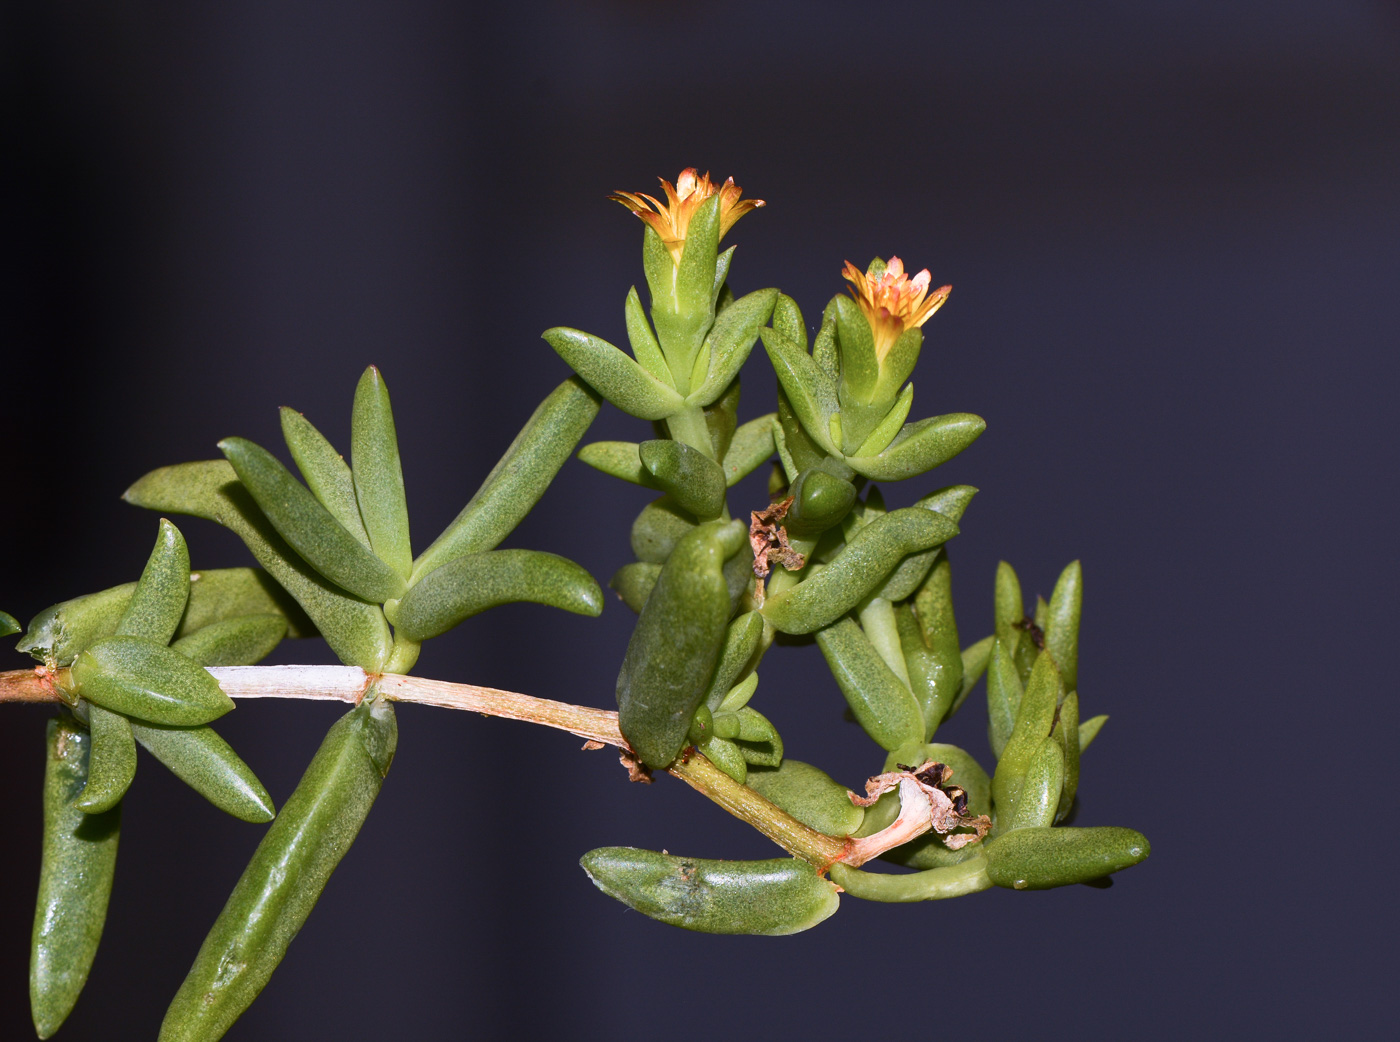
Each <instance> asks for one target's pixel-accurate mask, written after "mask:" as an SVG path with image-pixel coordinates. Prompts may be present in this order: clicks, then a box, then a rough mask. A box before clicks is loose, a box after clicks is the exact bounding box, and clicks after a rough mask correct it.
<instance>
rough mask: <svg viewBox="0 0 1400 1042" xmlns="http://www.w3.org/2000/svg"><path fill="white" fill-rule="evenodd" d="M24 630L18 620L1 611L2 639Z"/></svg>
mask: <svg viewBox="0 0 1400 1042" xmlns="http://www.w3.org/2000/svg"><path fill="white" fill-rule="evenodd" d="M22 629H24V627H23V626H21V625H20V624H19V620H18V619H16V618H15V617H14V616H13V615H11V614H10V613H9V612H7V611H0V637H9V636H12V635H14V634H16V633H18V632H20V630H22Z"/></svg>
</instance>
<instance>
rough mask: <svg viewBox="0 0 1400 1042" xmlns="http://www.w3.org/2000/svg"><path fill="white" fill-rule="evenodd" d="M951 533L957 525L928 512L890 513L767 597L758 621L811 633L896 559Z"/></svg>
mask: <svg viewBox="0 0 1400 1042" xmlns="http://www.w3.org/2000/svg"><path fill="white" fill-rule="evenodd" d="M957 534H958V526H957V525H956V524H954V523H953V522H952V521H950V520H948V518H946V517H944V516H943V515H942V514H939V513H936V512H934V511H931V510H923V509H921V508H919V507H906V508H904V509H902V510H894V511H891V512H890V513H888V514H885V515H884V516H882V517H879V518H876V519H875V520H874V521H872V522H871V523H870V524H868V525H866V526H865V527H864V528H862V529H861V530H860V531H859V532H857V533H855V535H854V536H852V538H851V540H850V542H848V543H847V544H846V547H845V549H844V550H842V551H841V553H839V554H838V555H837V556H836V558H835V559H834V560H833V561H832V563H831V564H830V565H829V566H828V567H827V568H825V569H824V570H823V571H822V572H821V573H819V574H818V575H815V576H813V577H812V578H810V579H806V580H804V581H803V582H801V583H798V584H797V585H796V586H794V587H792V588H791V589H788V590H785V591H784V592H782V593H780V594H778V595H777V596H775V597H770V598H769V599H768V602H767V603H766V604H764V606H763V608H762V611H763V615H764V618H766V619H767V620H768V621H769V622H771V623H772V624H773V625H774V626H776V627H777V628H778V629H780V630H782V631H783V632H784V633H812V632H814V631H815V630H818V629H820V628H822V627H823V626H826V625H828V624H829V623H831V622H833V621H835V620H836V619H838V618H840V617H841V616H842V615H844V614H845V613H846V612H848V611H850V610H851V609H852V608H854V607H855V606H856V605H857V604H859V603H860V602H861V601H862V600H864V599H865V598H866V597H868V596H869V595H870V594H871V593H873V592H874V591H875V590H876V589H877V588H878V587H879V585H880V583H882V582H883V581H884V579H885V576H887V575H888V574H889V573H890V572H891V571H892V570H893V569H894V566H895V564H896V563H897V562H898V561H899V559H900V558H901V557H904V556H905V555H906V554H911V553H916V552H918V551H920V550H927V549H928V548H929V547H931V546H937V545H939V544H941V543H945V542H947V541H948V540H949V539H951V538H953V536H955V535H957Z"/></svg>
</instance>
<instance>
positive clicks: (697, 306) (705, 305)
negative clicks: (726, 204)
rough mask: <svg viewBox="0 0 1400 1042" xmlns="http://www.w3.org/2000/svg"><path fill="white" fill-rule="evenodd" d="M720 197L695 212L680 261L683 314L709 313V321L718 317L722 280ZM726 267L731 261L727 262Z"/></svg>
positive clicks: (678, 294)
mask: <svg viewBox="0 0 1400 1042" xmlns="http://www.w3.org/2000/svg"><path fill="white" fill-rule="evenodd" d="M719 211H720V197H719V194H718V193H716V194H715V195H712V196H710V198H708V199H706V200H705V201H704V202H703V203H701V204H700V206H699V207H697V208H696V210H695V212H694V213H693V214H691V217H690V226H689V228H688V229H687V230H686V235H685V248H684V249H683V250H682V251H681V262H680V263H679V264H678V265H676V301H677V303H678V304H679V308H678V310H679V312H680V314H681V315H683V316H684V315H702V314H706V313H707V309H709V310H708V318H707V321H706V325H709V321H710V320H712V319H713V317H714V312H713V308H714V301H715V298H716V297H717V296H718V295H719V289H720V286H721V285H722V284H723V282H722V280H720V279H717V278H716V276H717V275H718V274H719V238H720V230H719V228H720V219H719ZM725 267H726V271H727V270H728V265H727V264H726V266H725Z"/></svg>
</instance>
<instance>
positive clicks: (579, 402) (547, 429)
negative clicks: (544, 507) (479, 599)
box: [413, 376, 598, 581]
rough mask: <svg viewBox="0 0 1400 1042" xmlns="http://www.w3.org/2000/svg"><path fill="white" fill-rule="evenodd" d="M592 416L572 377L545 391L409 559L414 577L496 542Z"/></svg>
mask: <svg viewBox="0 0 1400 1042" xmlns="http://www.w3.org/2000/svg"><path fill="white" fill-rule="evenodd" d="M597 415H598V395H597V394H596V393H594V391H593V390H592V389H591V388H589V387H588V386H586V385H585V384H584V382H583V381H582V380H580V379H579V378H578V377H576V376H571V377H570V378H569V379H567V380H565V381H564V382H563V383H561V384H560V385H559V386H558V387H556V388H555V389H554V390H553V391H551V392H550V393H549V396H548V397H546V398H545V400H544V401H542V402H541V403H540V404H539V406H538V408H536V409H535V411H534V412H533V413H532V414H531V415H530V418H529V419H528V420H526V421H525V426H524V427H522V428H520V433H519V434H517V435H516V436H515V439H514V440H513V441H512V442H511V443H510V445H509V447H507V449H506V451H505V453H504V454H503V455H502V456H501V458H500V459H499V460H497V461H496V465H495V466H494V467H492V468H491V473H490V474H487V475H486V480H485V481H483V482H482V483H481V487H480V488H478V489H477V490H476V492H475V494H474V495H473V496H472V498H471V501H470V502H468V503H467V505H466V506H464V507H463V508H462V511H461V513H459V514H458V515H457V516H456V517H455V518H454V519H453V520H452V523H451V524H450V525H448V526H447V527H446V528H445V529H443V532H442V535H440V536H438V537H437V539H435V540H434V541H433V544H432V546H430V547H428V549H426V550H424V551H423V553H422V554H421V555H420V556H419V558H418V560H417V561H415V562H414V564H413V578H414V580H415V581H416V580H418V579H420V578H422V577H423V576H424V575H426V574H427V573H428V572H431V571H432V570H433V569H434V568H437V567H438V566H439V565H442V564H445V563H447V562H448V561H450V560H452V559H453V558H454V557H460V556H461V555H463V554H475V553H480V552H481V551H483V550H491V549H494V548H495V547H496V546H498V545H499V544H500V542H501V540H502V539H504V538H505V537H506V536H508V535H510V533H511V531H512V530H513V529H514V528H515V526H516V525H518V524H519V523H520V521H521V519H522V518H523V517H524V516H525V515H526V514H528V513H529V512H530V510H531V509H532V508H533V507H534V505H535V504H536V503H538V502H539V500H540V496H542V495H544V491H545V489H547V488H548V487H549V483H550V482H551V481H553V480H554V475H556V474H558V473H559V468H560V467H562V466H563V465H564V464H565V462H566V461H567V460H568V458H569V457H570V456H571V455H572V454H573V451H574V447H575V446H576V445H578V443H579V439H580V438H582V437H583V435H584V432H586V431H587V430H588V428H589V425H590V424H592V423H593V418H594V417H595V416H597Z"/></svg>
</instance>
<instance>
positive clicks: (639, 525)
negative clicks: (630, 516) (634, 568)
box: [631, 496, 695, 564]
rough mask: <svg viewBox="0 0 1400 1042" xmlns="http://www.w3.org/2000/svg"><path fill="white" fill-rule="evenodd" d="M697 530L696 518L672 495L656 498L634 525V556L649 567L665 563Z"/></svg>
mask: <svg viewBox="0 0 1400 1042" xmlns="http://www.w3.org/2000/svg"><path fill="white" fill-rule="evenodd" d="M694 527H695V518H694V516H693V515H691V514H689V513H688V512H686V511H685V510H682V509H681V508H680V506H679V505H677V503H676V501H675V500H674V499H672V498H671V497H670V496H662V497H661V498H660V499H654V500H652V501H651V502H650V503H648V504H647V505H646V506H644V507H643V508H642V511H641V513H639V514H638V515H637V519H636V520H635V521H633V522H632V536H631V542H632V553H633V554H634V555H635V556H636V558H637V560H639V561H645V562H647V563H648V564H665V563H666V558H668V557H670V556H671V551H672V550H674V549H675V546H676V543H678V542H679V541H680V540H681V538H682V537H683V536H684V535H685V534H686V533H687V532H689V531H690V530H691V529H692V528H694Z"/></svg>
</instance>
